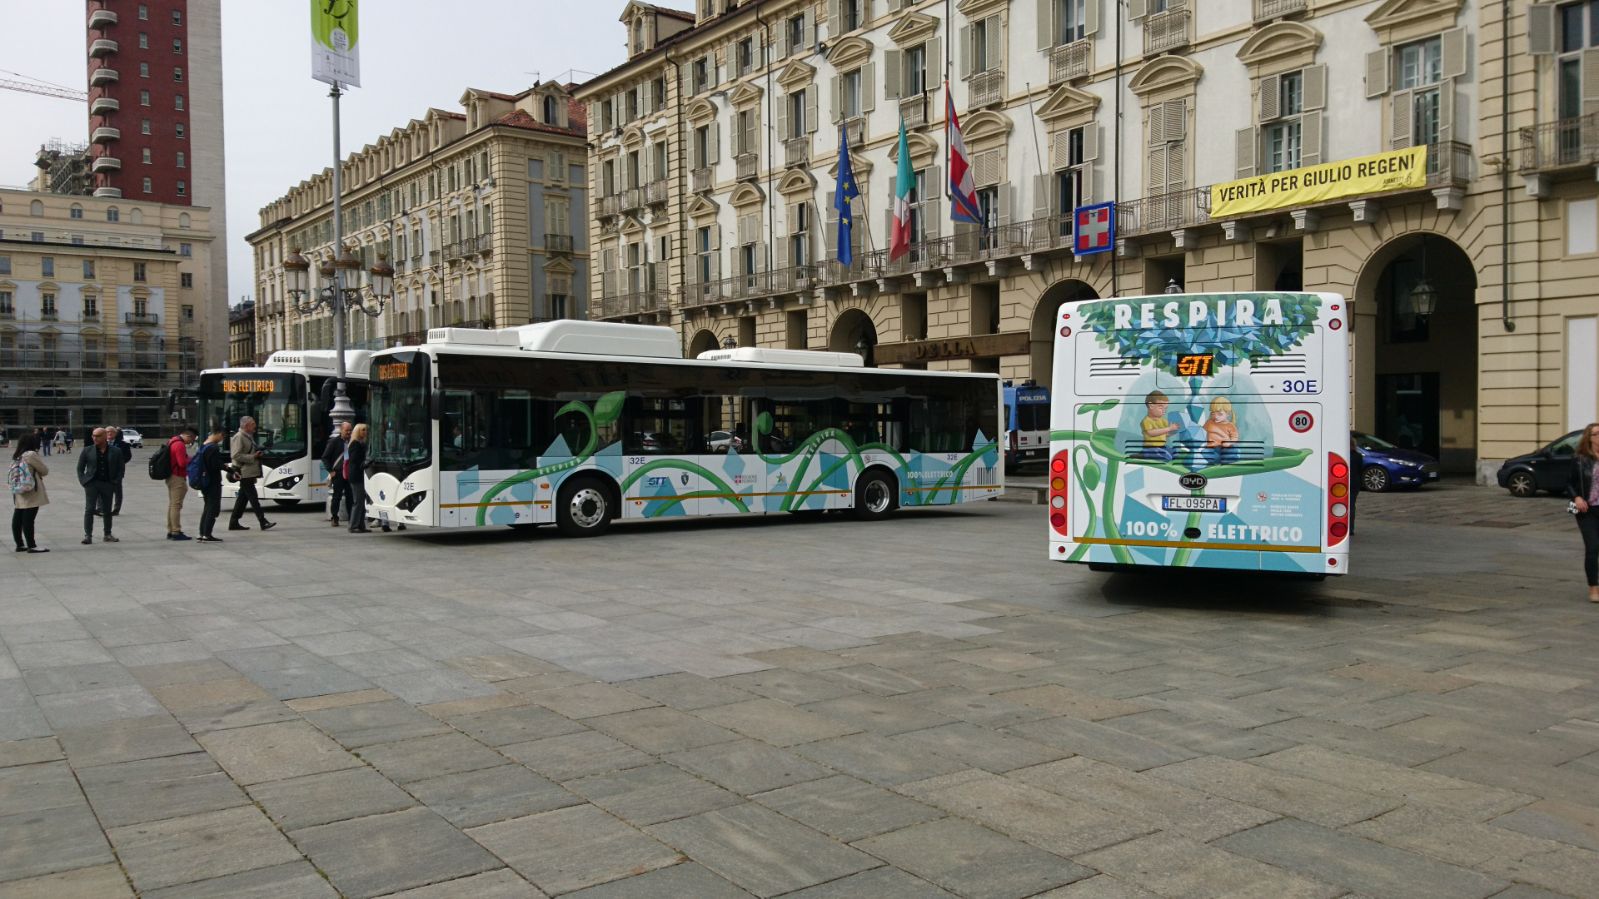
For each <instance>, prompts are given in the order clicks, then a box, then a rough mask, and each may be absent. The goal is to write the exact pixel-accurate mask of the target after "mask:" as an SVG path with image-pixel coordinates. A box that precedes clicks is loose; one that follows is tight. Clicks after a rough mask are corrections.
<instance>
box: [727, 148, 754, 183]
mask: <svg viewBox="0 0 1599 899" xmlns="http://www.w3.org/2000/svg"><path fill="white" fill-rule="evenodd" d="M733 168H734V177H735V178H737V179H738V180H740V181H754V180H755V179H756V178H758V177H760V174H761V158H760V156H759V155H757V154H755V153H740V154H738V155H737V156H734V157H733Z"/></svg>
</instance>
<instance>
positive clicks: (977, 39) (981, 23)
mask: <svg viewBox="0 0 1599 899" xmlns="http://www.w3.org/2000/svg"><path fill="white" fill-rule="evenodd" d="M967 32H968V34H969V35H970V37H969V38H968V41H969V43H968V44H967V49H966V58H967V59H970V60H971V66H970V67H969V68H970V70H971V71H970V74H973V75H975V74H978V73H981V72H992V71H993V70H995V69H997V68H999V61H1000V56H1001V53H1002V51H1001V50H1000V46H999V42H1000V28H999V16H989V17H988V18H986V19H978V20H977V21H975V22H973V23H972V24H971V25H968V26H967Z"/></svg>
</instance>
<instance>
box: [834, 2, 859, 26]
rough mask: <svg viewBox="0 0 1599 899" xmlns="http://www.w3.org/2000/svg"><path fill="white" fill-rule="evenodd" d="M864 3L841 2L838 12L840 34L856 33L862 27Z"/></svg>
mask: <svg viewBox="0 0 1599 899" xmlns="http://www.w3.org/2000/svg"><path fill="white" fill-rule="evenodd" d="M862 2H863V0H841V2H840V3H839V10H838V19H839V32H840V33H843V32H846V31H854V30H855V29H857V28H859V27H861V3H862Z"/></svg>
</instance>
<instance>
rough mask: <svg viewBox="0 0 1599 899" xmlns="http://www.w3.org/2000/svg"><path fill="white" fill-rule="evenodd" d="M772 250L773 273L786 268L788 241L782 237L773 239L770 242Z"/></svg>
mask: <svg viewBox="0 0 1599 899" xmlns="http://www.w3.org/2000/svg"><path fill="white" fill-rule="evenodd" d="M772 250H773V257H772V258H773V265H772V269H773V270H774V271H781V270H783V269H785V268H788V239H787V238H784V237H774V238H773V240H772Z"/></svg>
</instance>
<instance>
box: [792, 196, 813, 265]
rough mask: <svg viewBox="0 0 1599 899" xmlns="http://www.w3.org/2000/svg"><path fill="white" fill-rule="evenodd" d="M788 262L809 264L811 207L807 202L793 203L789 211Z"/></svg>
mask: <svg viewBox="0 0 1599 899" xmlns="http://www.w3.org/2000/svg"><path fill="white" fill-rule="evenodd" d="M788 230H789V236H788V263H789V265H794V266H801V265H810V264H811V233H810V232H811V207H810V204H809V203H795V204H794V206H793V207H792V209H791V211H790V213H789V223H788Z"/></svg>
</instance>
